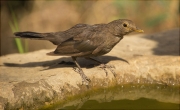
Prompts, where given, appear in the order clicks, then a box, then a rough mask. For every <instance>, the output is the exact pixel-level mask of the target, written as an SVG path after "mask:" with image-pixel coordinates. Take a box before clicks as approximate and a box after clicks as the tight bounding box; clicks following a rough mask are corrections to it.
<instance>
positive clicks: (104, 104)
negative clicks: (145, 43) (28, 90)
mask: <svg viewBox="0 0 180 110" xmlns="http://www.w3.org/2000/svg"><path fill="white" fill-rule="evenodd" d="M75 97H76V98H74V99H73V98H71V100H68V101H66V102H63V103H59V104H55V106H51V107H49V108H48V107H46V110H47V109H48V110H51V109H55V110H62V109H180V105H179V104H180V99H179V97H180V95H179V86H168V85H162V84H146V85H142V84H136V85H135V84H126V85H117V86H114V87H109V88H99V89H95V90H91V91H88V92H87V93H85V94H83V95H82V94H81V96H79V97H77V96H75Z"/></svg>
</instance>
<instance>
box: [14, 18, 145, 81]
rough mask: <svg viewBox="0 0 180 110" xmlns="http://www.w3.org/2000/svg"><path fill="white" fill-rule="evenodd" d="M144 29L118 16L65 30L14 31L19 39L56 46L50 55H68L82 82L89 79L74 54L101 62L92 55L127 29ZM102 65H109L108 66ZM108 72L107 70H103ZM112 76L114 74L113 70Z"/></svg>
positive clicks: (105, 48) (111, 44)
mask: <svg viewBox="0 0 180 110" xmlns="http://www.w3.org/2000/svg"><path fill="white" fill-rule="evenodd" d="M133 31H136V32H143V30H141V29H139V28H137V27H136V25H135V24H134V23H133V22H132V21H131V20H127V19H119V20H115V21H112V22H110V23H108V24H95V25H88V24H77V25H75V26H73V27H72V28H70V29H68V30H66V31H60V32H50V33H36V32H29V31H27V32H15V33H14V34H15V35H16V36H18V37H20V38H30V39H37V40H49V41H50V42H52V43H53V44H54V45H57V48H56V50H55V51H54V52H53V54H58V55H67V56H71V57H72V59H73V61H74V63H75V64H76V66H77V67H78V70H77V71H78V72H79V74H80V75H81V77H82V81H85V82H86V83H89V82H90V79H89V78H88V77H87V76H86V75H85V74H84V72H83V70H82V69H81V67H80V65H79V64H78V62H77V61H76V58H77V57H84V58H87V59H90V60H93V61H95V62H98V63H100V64H101V62H99V61H97V60H95V59H92V58H91V57H95V56H100V55H104V54H106V53H108V52H110V51H111V50H112V48H113V47H114V46H115V45H116V44H117V43H118V42H119V41H120V40H121V39H123V36H124V35H126V34H128V33H130V32H133ZM103 65H104V68H111V67H110V66H108V65H105V64H103ZM106 74H107V73H106ZM113 74H114V76H115V73H114V72H113Z"/></svg>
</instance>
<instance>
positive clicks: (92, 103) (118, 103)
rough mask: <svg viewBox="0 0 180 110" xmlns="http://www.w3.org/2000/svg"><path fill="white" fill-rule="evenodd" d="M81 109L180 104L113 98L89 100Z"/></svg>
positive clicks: (174, 107)
mask: <svg viewBox="0 0 180 110" xmlns="http://www.w3.org/2000/svg"><path fill="white" fill-rule="evenodd" d="M76 108H77V106H74V105H72V106H67V107H64V108H61V109H59V110H62V109H67V110H69V109H76ZM79 109H83V110H84V109H111V110H112V109H136V110H137V109H173V110H174V109H177V110H179V104H174V103H166V102H159V101H157V100H155V99H147V98H140V99H137V100H128V99H124V100H112V101H111V102H103V103H99V102H98V101H96V100H88V101H87V102H85V103H84V104H83V105H82V106H81V108H79Z"/></svg>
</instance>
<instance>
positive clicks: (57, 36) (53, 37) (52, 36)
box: [45, 24, 89, 45]
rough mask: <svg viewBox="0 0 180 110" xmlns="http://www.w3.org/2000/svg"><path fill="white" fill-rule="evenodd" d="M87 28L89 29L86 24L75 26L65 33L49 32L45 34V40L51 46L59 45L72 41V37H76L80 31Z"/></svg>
mask: <svg viewBox="0 0 180 110" xmlns="http://www.w3.org/2000/svg"><path fill="white" fill-rule="evenodd" d="M87 27H89V25H88V24H77V25H75V26H73V27H72V28H70V29H68V30H66V31H60V32H51V33H45V34H46V38H47V39H48V40H49V41H51V42H52V43H53V44H55V45H60V44H61V43H63V42H66V41H68V40H69V39H72V38H73V37H74V36H77V35H78V34H80V33H81V32H82V30H84V29H86V28H87Z"/></svg>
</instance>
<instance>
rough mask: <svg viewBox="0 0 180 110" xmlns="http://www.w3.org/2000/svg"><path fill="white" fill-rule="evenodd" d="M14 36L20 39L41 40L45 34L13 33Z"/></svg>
mask: <svg viewBox="0 0 180 110" xmlns="http://www.w3.org/2000/svg"><path fill="white" fill-rule="evenodd" d="M14 35H15V36H18V37H21V38H33V39H42V40H43V38H45V36H46V35H45V34H42V33H36V32H28V31H27V32H15V33H14Z"/></svg>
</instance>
